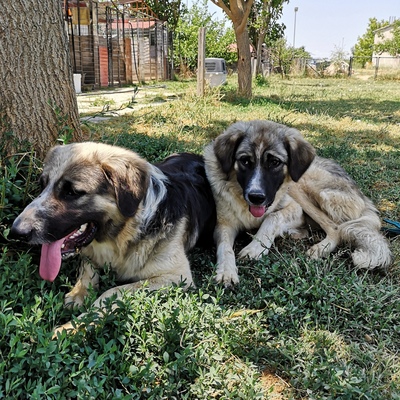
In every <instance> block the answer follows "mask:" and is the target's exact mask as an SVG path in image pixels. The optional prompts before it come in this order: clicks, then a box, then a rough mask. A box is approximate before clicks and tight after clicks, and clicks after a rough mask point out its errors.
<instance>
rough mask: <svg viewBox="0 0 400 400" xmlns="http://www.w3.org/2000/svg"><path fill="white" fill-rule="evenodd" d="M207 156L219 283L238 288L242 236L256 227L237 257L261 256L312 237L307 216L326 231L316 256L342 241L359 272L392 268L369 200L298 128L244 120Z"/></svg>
mask: <svg viewBox="0 0 400 400" xmlns="http://www.w3.org/2000/svg"><path fill="white" fill-rule="evenodd" d="M204 158H205V162H206V173H207V177H208V179H209V181H210V183H211V187H212V190H213V193H214V198H215V201H216V206H217V227H216V229H215V241H216V245H217V264H218V266H217V276H216V279H217V281H220V282H223V283H225V285H230V284H232V283H237V282H238V275H237V267H236V262H235V254H234V251H233V245H234V240H235V238H236V236H237V234H238V233H239V232H240V231H243V230H245V231H249V230H254V229H258V231H257V233H256V234H255V236H254V237H253V240H252V241H251V243H250V244H249V245H247V246H246V247H245V248H243V249H242V250H241V252H240V253H239V257H240V258H243V257H246V256H248V257H250V258H259V257H261V255H263V254H267V253H268V251H269V249H270V247H271V246H272V244H273V243H274V240H275V238H276V237H278V236H281V235H283V234H284V233H290V234H292V235H294V236H296V237H304V235H307V234H308V231H307V229H306V228H307V226H308V224H307V223H306V216H307V217H309V218H311V220H312V221H314V222H315V223H316V224H317V225H319V227H321V228H322V229H323V230H324V231H325V233H326V237H325V239H324V240H322V241H321V242H320V243H317V244H315V245H314V246H312V247H311V248H310V249H309V251H308V254H309V255H310V256H311V257H313V258H320V257H325V256H327V255H328V254H329V253H331V252H332V251H334V250H335V249H336V247H337V246H338V245H339V244H340V243H342V242H344V243H347V244H349V245H350V246H351V247H352V259H353V263H354V265H355V266H356V267H357V268H366V269H373V268H376V267H383V268H386V267H388V266H389V265H390V263H391V252H390V250H389V247H388V243H387V241H386V239H385V238H384V237H383V236H382V235H381V233H380V232H379V230H380V227H381V223H380V219H379V216H378V212H377V210H376V208H375V207H374V205H373V204H372V202H371V200H369V199H368V198H367V197H365V196H364V195H363V194H362V193H361V192H360V190H359V189H358V188H357V186H356V184H355V182H354V181H353V180H352V179H351V178H350V177H349V176H348V175H347V174H346V172H345V171H344V170H343V169H342V168H341V167H340V166H339V165H338V164H336V163H335V162H334V161H332V160H328V159H323V158H321V157H317V156H315V150H314V148H313V147H312V146H311V145H310V144H309V143H308V142H307V141H305V140H304V139H303V137H302V136H301V134H300V133H299V132H298V131H297V130H296V129H293V128H289V127H287V126H285V125H281V124H277V123H274V122H271V121H249V122H238V123H235V124H233V125H232V126H230V127H229V128H228V129H227V130H226V131H225V132H223V133H222V134H221V135H220V136H219V137H217V139H216V140H215V141H214V142H213V143H211V144H210V145H208V146H207V147H206V149H205V152H204ZM307 220H308V218H307Z"/></svg>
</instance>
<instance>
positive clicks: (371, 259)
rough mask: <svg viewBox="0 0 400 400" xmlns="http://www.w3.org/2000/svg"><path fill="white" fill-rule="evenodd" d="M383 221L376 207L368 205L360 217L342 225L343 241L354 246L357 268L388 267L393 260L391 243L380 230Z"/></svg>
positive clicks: (354, 261)
mask: <svg viewBox="0 0 400 400" xmlns="http://www.w3.org/2000/svg"><path fill="white" fill-rule="evenodd" d="M380 228H381V222H380V219H379V216H378V214H377V212H376V209H375V207H367V208H366V209H365V210H364V212H363V214H362V215H361V216H360V218H357V219H355V220H351V221H348V222H345V223H343V224H342V225H340V227H339V229H340V235H341V238H342V240H343V241H346V242H348V243H349V244H350V245H352V246H353V248H354V251H353V253H352V255H351V256H352V259H353V263H354V265H355V266H356V267H357V268H363V269H370V270H372V269H374V268H383V269H386V268H388V267H389V266H390V264H391V263H392V261H393V257H392V253H391V251H390V249H389V243H388V241H387V240H386V238H385V237H384V236H383V235H382V234H381V232H380Z"/></svg>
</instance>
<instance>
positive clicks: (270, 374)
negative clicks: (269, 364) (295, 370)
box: [261, 369, 290, 400]
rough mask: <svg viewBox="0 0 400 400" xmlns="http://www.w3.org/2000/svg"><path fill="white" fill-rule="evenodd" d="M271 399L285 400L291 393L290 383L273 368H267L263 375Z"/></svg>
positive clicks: (262, 380)
mask: <svg viewBox="0 0 400 400" xmlns="http://www.w3.org/2000/svg"><path fill="white" fill-rule="evenodd" d="M261 383H262V385H263V387H264V388H265V390H266V392H267V395H268V399H269V400H285V399H287V398H288V394H289V393H290V384H289V383H287V382H286V381H285V380H284V379H283V378H281V377H280V376H278V375H277V374H276V372H274V371H272V370H271V369H265V370H264V371H263V373H262V376H261Z"/></svg>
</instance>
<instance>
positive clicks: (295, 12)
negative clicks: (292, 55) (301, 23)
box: [293, 7, 299, 48]
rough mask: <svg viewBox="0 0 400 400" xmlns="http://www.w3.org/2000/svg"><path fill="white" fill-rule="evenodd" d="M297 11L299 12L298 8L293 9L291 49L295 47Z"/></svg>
mask: <svg viewBox="0 0 400 400" xmlns="http://www.w3.org/2000/svg"><path fill="white" fill-rule="evenodd" d="M297 11H299V7H295V8H294V29H293V48H295V47H296V15H297Z"/></svg>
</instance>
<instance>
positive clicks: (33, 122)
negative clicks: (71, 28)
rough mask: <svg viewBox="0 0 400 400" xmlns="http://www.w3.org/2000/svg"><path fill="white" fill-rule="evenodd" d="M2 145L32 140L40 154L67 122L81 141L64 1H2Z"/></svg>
mask: <svg viewBox="0 0 400 400" xmlns="http://www.w3.org/2000/svg"><path fill="white" fill-rule="evenodd" d="M0 93H1V96H0V140H1V142H2V143H1V146H0V148H2V149H3V151H6V153H7V154H11V153H12V152H14V151H16V150H18V148H17V147H18V145H20V144H21V143H26V142H29V143H31V144H32V145H33V148H34V149H35V150H36V152H37V155H38V156H39V157H43V156H44V154H45V153H46V151H47V149H48V148H49V147H51V146H52V145H54V144H55V143H56V140H57V137H58V135H59V132H60V129H61V128H62V127H63V126H68V127H69V128H71V134H72V139H73V140H75V141H79V140H80V139H81V135H82V133H81V130H80V124H79V114H78V106H77V101H76V95H75V91H74V85H73V73H72V68H71V66H70V58H69V52H68V37H67V33H66V31H65V27H64V21H63V17H62V3H61V2H60V1H56V0H42V1H32V0H28V1H27V0H13V1H0Z"/></svg>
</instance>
